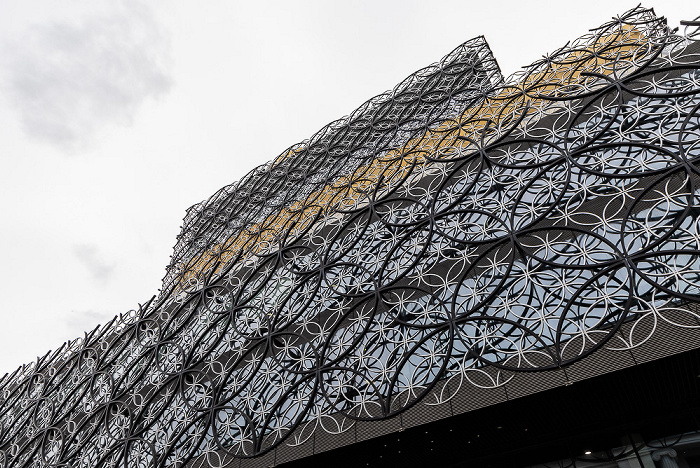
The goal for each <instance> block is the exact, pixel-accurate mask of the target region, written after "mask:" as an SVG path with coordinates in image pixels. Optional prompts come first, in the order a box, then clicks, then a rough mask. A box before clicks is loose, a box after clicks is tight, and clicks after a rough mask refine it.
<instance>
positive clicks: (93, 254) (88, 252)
mask: <svg viewBox="0 0 700 468" xmlns="http://www.w3.org/2000/svg"><path fill="white" fill-rule="evenodd" d="M73 255H74V256H75V258H77V259H78V261H79V262H80V263H81V264H82V265H83V266H84V267H85V268H87V270H88V272H89V273H90V275H91V276H92V278H93V279H95V280H97V281H101V282H105V281H107V280H109V279H110V278H111V276H112V273H113V272H114V264H109V263H107V262H105V261H104V260H103V259H102V257H101V256H100V254H99V252H98V251H97V247H95V246H94V245H90V244H81V245H75V246H73Z"/></svg>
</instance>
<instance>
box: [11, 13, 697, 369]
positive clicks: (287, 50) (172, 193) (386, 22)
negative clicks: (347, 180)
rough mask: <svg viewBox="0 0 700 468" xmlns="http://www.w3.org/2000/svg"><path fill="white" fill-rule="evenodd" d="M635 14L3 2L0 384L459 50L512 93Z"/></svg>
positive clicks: (142, 291)
mask: <svg viewBox="0 0 700 468" xmlns="http://www.w3.org/2000/svg"><path fill="white" fill-rule="evenodd" d="M658 3H659V4H658V5H656V12H657V14H659V15H664V16H667V17H668V18H669V24H670V25H671V26H672V27H674V26H677V25H678V23H679V21H680V20H682V19H692V18H694V17H695V16H697V15H698V14H700V9H697V8H695V9H693V5H692V4H690V3H689V2H687V1H682V0H681V1H664V2H658ZM634 6H635V4H634V3H631V2H618V1H588V2H585V3H584V2H571V3H568V4H566V5H562V4H556V5H554V4H553V3H552V2H544V1H531V2H479V3H476V2H468V1H445V2H439V3H434V2H420V1H400V2H399V1H396V2H389V1H382V2H370V1H366V2H353V1H344V2H327V1H316V2H311V1H308V2H297V1H294V2H290V1H286V2H285V1H279V2H237V1H235V2H224V1H212V2H207V3H206V4H205V6H204V5H203V4H195V3H191V2H184V1H174V2H167V4H166V3H162V2H161V3H155V2H152V3H144V2H136V1H120V2H114V1H94V2H77V1H65V2H61V3H60V4H58V3H56V2H51V1H48V0H46V1H32V2H20V1H8V0H0V129H1V130H0V158H1V162H2V168H3V169H2V170H1V171H0V197H1V198H0V199H1V200H2V205H0V219H2V229H1V230H0V259H2V268H1V269H0V293H1V294H2V305H0V375H1V374H4V373H5V372H10V371H12V370H14V369H15V368H16V367H17V366H19V365H21V364H23V363H26V362H29V361H31V360H33V359H35V358H36V356H37V355H43V354H44V353H45V352H47V351H48V350H49V349H55V348H56V347H58V346H60V345H61V343H63V342H64V341H65V340H67V339H72V338H75V337H77V336H79V335H81V334H82V333H83V332H84V331H86V330H90V329H92V328H94V327H95V326H96V325H97V324H99V323H104V322H105V321H108V320H110V319H111V318H112V317H113V316H114V315H116V314H118V313H120V312H126V311H127V310H129V309H133V308H136V307H138V303H143V302H145V301H147V300H148V299H149V298H150V297H151V296H152V295H153V294H156V293H157V291H158V287H159V286H160V281H161V279H162V277H163V275H164V273H165V266H166V265H167V264H168V260H169V255H170V253H171V249H172V247H173V245H174V244H175V236H176V235H177V234H178V232H179V226H180V220H181V219H182V217H183V216H184V213H185V210H186V209H187V208H188V207H189V206H191V205H193V204H195V203H197V202H199V201H201V200H202V199H205V198H207V197H209V196H210V195H211V194H212V193H214V192H215V191H216V190H218V189H219V188H220V187H222V186H224V185H227V184H230V183H232V182H234V181H235V180H238V179H240V178H241V177H242V176H243V175H245V174H246V173H247V172H248V171H250V170H251V169H253V168H254V167H255V166H256V165H259V164H262V163H264V162H266V161H269V160H271V159H273V158H274V157H275V156H276V155H278V154H279V153H281V152H282V151H283V150H285V149H286V148H287V147H289V146H290V145H292V144H294V143H296V142H299V141H301V140H303V139H305V138H308V137H310V136H311V135H312V134H313V133H315V132H316V131H317V130H319V129H320V128H321V127H322V126H324V125H325V124H327V123H329V122H331V121H333V120H335V119H337V118H340V117H342V116H344V115H346V114H348V113H349V112H351V111H352V110H353V109H355V108H356V107H358V106H359V105H360V104H362V103H363V102H364V101H365V100H367V99H369V98H370V97H372V96H374V95H376V94H379V93H381V92H383V91H385V90H386V89H389V88H391V87H393V86H394V85H395V84H397V83H398V82H399V81H401V80H402V79H403V78H404V77H406V76H407V75H409V74H410V73H412V72H414V71H415V70H417V69H419V68H421V67H423V66H426V65H428V64H430V63H433V62H435V61H437V60H439V59H440V58H441V57H442V56H444V55H445V54H446V53H448V52H449V51H450V50H452V49H453V48H454V47H456V46H457V45H459V44H460V43H462V42H464V41H466V40H467V39H470V38H472V37H474V36H478V35H485V36H486V39H487V41H488V42H489V44H490V46H491V48H492V50H493V52H494V54H495V56H496V58H497V60H498V61H499V64H500V66H501V68H502V70H503V73H504V75H509V74H511V73H513V72H514V71H516V70H517V69H518V68H519V67H520V66H522V65H526V64H529V63H530V62H532V61H534V60H536V59H537V58H539V57H541V56H542V55H543V54H546V53H547V52H550V51H553V50H555V49H556V48H558V47H559V46H561V45H563V44H565V43H566V42H567V41H568V40H571V39H574V38H576V37H577V36H579V35H581V34H583V33H585V32H586V31H587V30H588V29H589V28H592V27H595V26H597V25H599V24H601V23H603V22H605V21H607V20H608V19H610V18H611V17H612V16H614V15H616V14H618V13H623V12H624V11H626V10H628V9H629V8H632V7H634ZM647 6H654V5H651V4H648V5H647Z"/></svg>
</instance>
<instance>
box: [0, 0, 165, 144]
mask: <svg viewBox="0 0 700 468" xmlns="http://www.w3.org/2000/svg"><path fill="white" fill-rule="evenodd" d="M5 47H6V53H5V54H4V55H5V57H4V60H3V61H4V62H5V63H4V64H3V66H4V68H5V69H6V73H5V77H4V78H5V79H4V80H3V81H4V83H3V87H4V88H5V89H4V92H5V93H6V95H7V98H8V100H9V102H10V103H11V104H12V105H13V107H14V109H15V110H16V111H17V112H18V113H19V120H20V121H21V124H22V127H23V129H24V131H25V133H26V134H27V135H28V136H29V137H31V138H34V139H37V140H40V141H43V142H46V143H49V144H53V145H56V146H58V147H59V148H61V149H63V150H66V151H74V150H77V149H80V148H82V147H84V146H86V145H87V144H88V143H89V142H90V141H91V139H92V137H93V136H94V135H95V134H96V133H97V132H98V131H99V130H100V129H101V128H103V127H105V126H107V125H114V124H120V125H124V124H128V123H130V122H131V119H132V118H133V116H134V114H135V113H136V111H137V110H138V108H139V107H140V106H141V104H142V103H143V102H144V100H146V99H148V98H155V97H158V96H161V95H163V94H164V93H165V92H167V91H168V89H169V88H170V86H171V78H170V75H169V64H168V62H169V54H170V47H169V42H168V39H167V37H166V36H165V34H164V33H163V32H162V31H161V28H159V26H158V23H157V22H156V21H155V19H154V17H153V14H152V12H151V11H150V10H149V9H148V8H147V7H145V6H144V5H140V4H137V3H134V2H129V3H120V2H115V3H114V4H113V5H112V6H111V7H110V11H109V12H102V13H99V14H97V13H93V14H91V15H88V16H86V17H84V18H82V19H80V20H77V21H67V20H61V21H54V22H49V23H44V24H40V25H35V26H32V27H29V28H27V29H26V30H25V33H24V34H21V35H19V37H15V38H14V39H12V40H11V41H9V44H6V46H5Z"/></svg>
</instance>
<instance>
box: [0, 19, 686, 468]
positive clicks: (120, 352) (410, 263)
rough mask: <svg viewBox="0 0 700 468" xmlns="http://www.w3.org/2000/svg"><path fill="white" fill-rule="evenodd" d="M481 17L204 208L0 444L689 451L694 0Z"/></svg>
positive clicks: (71, 448) (443, 452)
mask: <svg viewBox="0 0 700 468" xmlns="http://www.w3.org/2000/svg"><path fill="white" fill-rule="evenodd" d="M684 27H685V30H684V31H680V32H677V31H671V30H670V29H669V28H668V26H667V24H666V21H665V19H664V18H662V17H657V16H656V15H655V14H654V12H653V10H649V9H644V8H641V7H638V8H635V9H633V10H631V11H629V12H627V13H625V14H623V15H621V16H618V17H616V18H615V19H614V20H612V21H610V22H608V23H606V24H604V25H602V26H600V27H599V28H596V29H594V30H591V32H590V33H589V34H587V35H586V36H583V37H581V38H579V39H577V40H575V41H573V42H571V43H569V44H567V45H566V46H565V47H563V48H561V49H558V50H556V51H554V52H553V53H551V54H549V55H547V56H545V57H544V58H543V59H541V60H538V61H537V62H535V63H533V64H532V65H530V66H528V67H525V68H524V69H523V70H522V71H521V72H518V73H517V74H515V75H514V76H511V77H509V78H504V77H503V76H502V75H501V73H500V70H499V67H498V65H497V63H496V60H495V59H494V57H493V55H492V54H491V51H490V50H489V48H488V45H487V43H486V42H485V40H484V39H483V38H475V39H473V40H470V41H468V42H466V43H464V44H462V45H461V46H459V47H458V48H457V49H455V50H454V51H452V52H451V53H450V54H448V55H447V56H445V57H444V58H443V59H442V60H441V61H440V62H438V63H436V64H434V65H431V66H428V67H426V68H424V69H421V70H419V71H418V72H416V73H414V74H413V75H411V76H409V77H408V78H406V79H405V80H404V81H403V82H401V83H400V84H398V85H397V86H396V87H395V88H394V89H393V90H392V91H390V92H386V93H384V94H381V95H379V96H376V97H374V98H372V99H370V100H369V101H367V102H366V103H364V104H363V105H362V106H360V107H359V108H358V109H356V110H355V111H354V112H353V113H351V114H350V115H349V116H348V117H345V118H343V119H340V120H338V121H335V122H333V123H331V124H329V125H328V126H326V127H324V128H323V129H322V130H320V131H319V132H317V133H316V134H315V135H314V136H313V137H311V138H310V139H309V140H307V141H305V142H303V143H300V144H298V145H295V146H292V147H290V148H289V149H288V150H286V151H285V152H284V153H282V154H281V155H280V156H278V157H277V158H276V159H274V160H273V161H272V162H270V163H269V164H267V165H264V166H261V167H258V168H256V169H255V170H253V171H252V172H251V173H249V174H248V175H247V176H246V177H245V178H244V179H242V180H241V181H239V182H237V183H235V184H233V185H230V186H227V187H224V188H223V189H221V190H220V191H218V192H217V193H216V194H214V195H213V196H212V197H211V198H210V199H209V200H206V201H205V202H202V203H201V204H199V205H195V206H194V207H192V208H190V210H188V213H187V216H186V218H185V220H184V225H183V229H182V233H181V234H180V236H179V237H178V241H177V245H176V246H175V252H174V255H173V257H172V261H171V264H170V265H169V266H168V270H167V274H166V277H165V278H164V281H163V288H162V290H161V291H160V294H159V295H158V296H155V297H154V298H152V299H151V300H150V301H149V302H147V303H146V304H144V305H142V306H140V307H139V309H138V310H137V311H132V312H129V313H126V314H123V315H121V316H119V317H116V318H115V319H114V320H113V321H112V322H110V323H108V324H106V325H104V326H101V327H98V328H97V329H95V330H93V331H92V332H90V333H86V335H85V336H84V337H83V338H81V339H78V340H75V341H72V342H69V343H66V344H65V345H64V346H63V347H62V348H60V349H59V350H57V351H55V352H52V353H49V354H47V355H46V356H44V357H42V358H40V359H38V360H37V361H36V362H35V363H33V364H31V365H28V366H23V367H21V368H19V369H18V370H17V371H16V372H14V373H13V374H10V375H6V376H5V377H4V378H3V379H2V380H0V392H1V393H0V468H9V467H13V468H14V467H30V466H32V467H33V466H40V467H55V468H58V467H75V468H77V467H85V468H92V467H117V466H120V467H144V468H145V467H201V468H204V467H217V468H223V467H253V466H261V467H268V466H277V465H285V464H286V465H288V466H326V465H332V466H339V467H342V466H467V465H469V466H474V465H483V466H534V465H537V466H562V467H563V466H572V467H573V466H611V467H612V466H620V467H622V466H630V467H636V466H642V467H651V466H659V467H664V468H666V467H672V466H681V467H691V466H700V432H698V431H700V382H698V378H699V377H700V304H699V299H700V216H699V215H700V189H699V188H698V184H700V166H698V161H699V159H698V158H700V32H699V27H700V23H698V22H693V21H690V22H687V23H686V24H685V25H684Z"/></svg>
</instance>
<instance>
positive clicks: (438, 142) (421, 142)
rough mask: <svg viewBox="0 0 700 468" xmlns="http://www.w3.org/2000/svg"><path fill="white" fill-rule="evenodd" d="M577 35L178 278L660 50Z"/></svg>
mask: <svg viewBox="0 0 700 468" xmlns="http://www.w3.org/2000/svg"><path fill="white" fill-rule="evenodd" d="M580 42H583V44H573V46H571V45H570V46H569V47H567V48H566V49H565V50H564V51H563V52H559V53H557V52H555V53H554V54H552V55H550V56H548V57H545V58H543V59H542V60H540V61H539V62H537V63H535V64H534V65H532V66H530V67H529V68H528V69H526V70H525V71H523V72H520V73H519V74H518V75H516V76H515V78H512V79H511V80H510V83H511V84H506V85H503V86H500V87H499V88H497V89H495V90H494V91H493V92H492V93H491V95H490V96H489V97H486V98H485V99H483V101H482V102H481V103H480V104H479V105H476V106H472V107H470V108H468V109H467V110H465V111H464V112H463V113H462V114H461V115H459V116H458V117H456V118H453V119H448V120H445V121H443V122H442V123H441V124H439V125H437V126H434V127H433V128H432V129H429V130H428V131H426V132H425V133H424V134H423V135H422V136H421V137H420V138H416V139H413V140H410V141H408V142H407V143H406V144H405V145H403V146H402V147H400V148H397V149H394V150H391V151H388V152H386V153H385V154H381V155H379V156H377V157H376V158H375V159H374V160H372V161H371V162H370V163H369V164H367V165H365V166H362V167H359V168H358V169H357V170H355V171H354V172H353V173H352V174H351V175H347V176H343V177H340V178H338V179H337V180H335V181H333V183H331V184H329V185H326V186H325V187H323V188H322V189H320V190H318V191H316V192H314V193H311V194H310V195H309V196H307V197H306V198H304V199H301V200H298V201H296V202H294V203H293V204H292V205H291V206H289V207H287V208H283V209H281V210H280V211H279V212H277V213H275V214H273V215H270V216H269V217H267V218H266V219H265V220H264V221H262V222H260V223H256V224H253V225H250V226H248V227H246V228H245V229H244V230H242V231H241V232H239V233H237V234H236V235H234V236H232V237H230V238H229V239H228V240H226V241H225V242H223V243H221V244H216V245H215V246H213V247H211V248H209V249H208V250H206V251H204V252H202V253H201V254H200V255H199V256H198V257H196V258H194V259H192V260H191V261H190V262H189V264H188V266H187V268H186V269H185V273H184V274H183V276H182V282H181V286H182V287H184V288H187V287H188V286H187V285H188V283H189V284H190V285H191V286H194V287H195V288H196V285H197V284H198V283H199V282H200V278H201V276H202V275H203V274H204V273H212V272H213V273H214V274H218V273H219V272H220V271H221V270H222V269H224V268H225V267H226V266H227V265H230V264H231V262H234V261H239V260H241V259H243V258H245V257H247V256H249V255H252V254H257V253H263V252H266V251H271V250H274V249H275V248H276V247H278V246H280V245H281V244H282V243H283V242H285V241H284V239H285V238H287V239H288V238H294V237H295V236H296V235H298V234H300V233H302V232H304V230H305V229H307V228H308V227H309V225H310V224H311V223H313V222H314V220H315V219H317V217H318V216H320V215H322V214H326V213H329V212H331V211H337V210H343V209H347V208H349V207H352V206H355V205H356V204H358V203H361V202H362V201H363V200H366V199H367V197H369V196H371V194H372V193H373V192H374V191H377V190H378V189H379V187H378V184H379V182H380V181H381V185H382V187H386V186H392V185H393V184H395V183H397V182H399V181H400V180H402V179H403V178H405V177H407V176H408V175H409V174H410V172H411V171H412V170H413V169H414V168H415V167H417V166H426V165H434V164H445V163H449V162H450V161H452V160H454V159H455V158H458V157H461V155H463V154H466V153H470V152H472V151H474V150H477V149H478V148H480V147H481V146H482V145H483V144H486V143H488V142H489V141H492V140H493V139H494V138H497V137H498V136H500V135H502V134H503V133H504V131H506V130H507V129H510V128H512V127H513V126H514V125H517V124H518V123H519V122H522V121H524V120H526V119H527V118H529V117H531V116H537V115H538V114H539V113H541V112H542V111H543V110H544V109H546V108H547V107H549V106H551V105H552V104H553V103H556V101H557V99H559V98H566V99H568V100H571V99H572V98H575V97H576V95H579V94H582V93H584V92H587V91H590V90H591V88H592V87H593V86H597V87H600V86H601V83H600V79H599V78H598V77H595V76H591V75H588V74H589V73H595V74H598V75H605V76H611V75H614V76H616V77H618V78H619V77H620V76H621V75H626V74H628V73H630V72H631V71H633V64H634V63H639V62H640V60H643V59H644V58H645V57H647V56H649V55H651V54H653V53H654V51H655V47H654V45H655V44H654V43H653V39H652V38H649V37H647V36H645V34H644V32H643V31H642V30H640V29H639V28H638V27H636V26H634V25H628V24H619V25H617V27H616V29H614V30H613V31H610V30H608V31H606V32H605V33H601V34H597V35H596V34H593V35H589V36H587V37H584V38H582V39H581V40H580ZM603 85H605V83H603ZM540 115H541V114H540ZM297 153H298V150H294V149H293V150H290V151H288V152H286V153H285V154H283V155H281V156H279V157H278V158H277V159H276V160H275V163H273V167H274V165H276V164H279V163H281V162H282V161H283V160H285V159H287V158H288V157H290V156H293V155H295V154H297ZM212 269H213V271H212Z"/></svg>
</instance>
